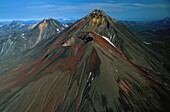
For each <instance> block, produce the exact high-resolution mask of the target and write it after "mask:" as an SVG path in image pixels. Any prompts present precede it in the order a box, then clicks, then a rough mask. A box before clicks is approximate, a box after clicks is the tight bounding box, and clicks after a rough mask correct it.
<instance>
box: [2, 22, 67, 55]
mask: <svg viewBox="0 0 170 112" xmlns="http://www.w3.org/2000/svg"><path fill="white" fill-rule="evenodd" d="M63 29H64V26H63V25H62V24H61V23H59V22H58V21H56V20H54V19H44V20H43V21H41V22H40V23H39V24H37V25H36V26H35V27H33V28H32V29H31V30H30V31H27V32H12V33H9V34H8V35H6V36H4V39H2V40H1V41H0V54H1V56H0V57H1V58H3V57H7V56H12V55H15V54H17V53H21V52H23V51H24V50H27V49H29V48H32V47H34V46H36V45H37V44H38V43H39V42H40V41H42V40H44V39H46V38H49V37H50V36H51V35H52V34H56V33H59V32H60V31H62V30H63Z"/></svg>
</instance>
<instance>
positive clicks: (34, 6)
mask: <svg viewBox="0 0 170 112" xmlns="http://www.w3.org/2000/svg"><path fill="white" fill-rule="evenodd" d="M26 8H29V9H49V8H56V5H53V4H42V5H33V6H27V7H26Z"/></svg>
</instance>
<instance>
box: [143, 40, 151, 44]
mask: <svg viewBox="0 0 170 112" xmlns="http://www.w3.org/2000/svg"><path fill="white" fill-rule="evenodd" d="M143 43H144V44H146V45H150V44H151V43H149V42H146V41H143Z"/></svg>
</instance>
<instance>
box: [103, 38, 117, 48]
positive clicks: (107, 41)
mask: <svg viewBox="0 0 170 112" xmlns="http://www.w3.org/2000/svg"><path fill="white" fill-rule="evenodd" d="M102 37H103V39H105V40H106V41H107V42H109V44H111V45H112V46H113V47H116V46H115V45H114V44H113V43H112V42H111V41H110V40H109V39H108V38H107V37H105V36H102Z"/></svg>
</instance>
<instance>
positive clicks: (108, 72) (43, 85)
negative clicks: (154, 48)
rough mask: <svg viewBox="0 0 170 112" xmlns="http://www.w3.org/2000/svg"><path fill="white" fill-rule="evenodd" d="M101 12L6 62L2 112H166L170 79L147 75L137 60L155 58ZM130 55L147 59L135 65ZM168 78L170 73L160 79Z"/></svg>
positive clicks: (1, 66)
mask: <svg viewBox="0 0 170 112" xmlns="http://www.w3.org/2000/svg"><path fill="white" fill-rule="evenodd" d="M100 12H101V11H100V10H95V11H93V12H92V13H91V14H90V15H88V16H86V17H85V18H83V19H81V20H80V21H78V22H77V23H75V24H73V25H72V26H70V27H68V28H67V29H66V30H65V31H64V32H63V33H60V34H59V35H58V34H54V35H52V36H51V37H50V38H48V39H46V41H42V42H40V43H39V44H37V45H36V46H35V47H34V48H32V49H29V50H27V51H25V52H23V53H22V55H16V56H14V57H11V58H10V59H6V60H3V61H2V62H1V63H0V74H1V76H0V99H1V100H0V111H2V112H5V111H7V112H23V111H24V112H28V111H30V112H124V111H137V112H151V111H154V112H160V111H163V112H166V111H168V109H169V106H168V104H169V102H170V98H169V78H167V79H166V80H164V79H160V78H159V77H158V76H156V75H155V72H156V71H153V72H148V71H146V70H145V69H143V67H141V66H142V65H140V64H141V63H140V61H139V56H140V57H141V58H142V59H144V60H145V61H146V62H147V60H151V59H152V58H153V57H152V58H151V59H150V57H147V58H144V57H145V56H146V55H147V56H151V55H149V53H150V51H148V49H146V47H144V48H143V45H142V44H140V39H139V38H138V37H137V36H135V35H133V33H132V32H130V31H129V30H128V29H126V28H124V27H123V26H121V25H120V24H119V23H117V22H116V21H115V20H113V19H111V18H110V17H108V16H107V15H106V14H104V13H103V12H102V17H101V18H100V17H99V18H98V16H100V15H99V14H101V13H100ZM95 13H96V14H97V16H96V14H95ZM94 14H95V15H94ZM103 16H104V17H103ZM103 19H104V20H105V22H103V23H101V22H102V21H100V20H103ZM104 20H103V21H104ZM104 28H105V29H104ZM120 29H121V30H120ZM109 33H110V34H109ZM131 33H132V34H131ZM127 34H128V35H127ZM114 35H115V36H114ZM125 35H126V36H125ZM112 36H113V37H114V38H112ZM116 39H117V40H116ZM120 40H121V42H120ZM138 41H139V42H138ZM125 45H126V46H125ZM124 47H127V49H130V50H132V51H129V50H127V49H126V48H124ZM136 47H137V48H136ZM122 48H123V49H125V50H127V51H126V52H124V50H122ZM132 48H133V49H132ZM136 49H138V50H139V51H137V50H136ZM144 49H145V50H146V51H145V52H144ZM129 52H130V53H129ZM131 52H137V53H140V52H142V53H144V54H143V55H141V54H139V56H138V55H136V56H138V59H137V58H136V57H133V56H132V58H136V60H137V61H133V60H132V59H131V58H129V57H128V56H127V54H131ZM153 59H155V58H153ZM155 60H156V59H155ZM138 63H139V64H138ZM153 63H154V62H153ZM147 64H148V65H149V64H150V63H149V61H148V62H147ZM158 64H160V63H158ZM153 66H157V65H153ZM159 66H162V65H161V64H160V65H159ZM153 68H154V67H153ZM162 68H163V67H162ZM162 68H160V69H162ZM164 73H168V72H167V71H164V72H161V73H160V75H161V76H162V77H163V75H164Z"/></svg>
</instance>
